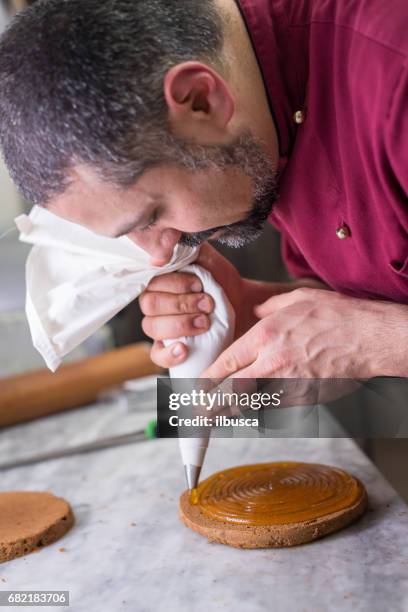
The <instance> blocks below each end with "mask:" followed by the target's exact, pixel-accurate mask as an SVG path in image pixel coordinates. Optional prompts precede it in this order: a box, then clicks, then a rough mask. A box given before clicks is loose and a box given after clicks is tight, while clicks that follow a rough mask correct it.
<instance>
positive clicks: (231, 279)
mask: <svg viewBox="0 0 408 612" xmlns="http://www.w3.org/2000/svg"><path fill="white" fill-rule="evenodd" d="M196 263H197V264H199V265H201V266H202V267H203V268H206V269H207V270H208V271H209V272H210V273H211V274H212V276H213V277H214V279H215V280H216V281H217V283H218V284H219V285H221V287H222V288H223V290H224V291H225V293H226V295H227V297H228V299H229V301H230V302H231V305H232V307H233V308H234V311H235V314H236V321H237V324H236V329H235V338H239V337H240V336H241V335H242V334H244V333H246V332H247V331H248V330H249V329H250V328H251V327H252V326H253V325H254V324H255V323H256V322H257V318H256V316H255V313H254V307H255V305H256V304H259V303H261V302H264V301H265V300H266V299H267V298H269V297H270V296H271V295H276V294H279V293H282V292H284V291H291V290H293V289H294V288H295V287H296V286H298V285H297V284H296V283H267V282H262V281H254V280H249V279H244V278H242V277H241V276H240V274H239V272H238V271H237V270H236V268H235V267H234V266H233V265H232V264H231V263H230V262H229V261H228V260H227V259H226V258H225V257H223V256H222V255H221V254H220V253H219V252H218V251H217V250H216V249H215V248H214V247H212V246H211V245H210V244H208V243H205V244H203V245H202V247H201V250H200V255H199V257H198V259H197V262H196ZM298 282H299V281H297V283H298ZM303 283H305V284H311V285H313V286H323V285H321V284H320V283H318V282H317V281H314V280H312V279H303ZM139 303H140V308H141V310H142V312H143V314H144V315H145V317H144V318H143V320H142V328H143V331H144V332H145V334H147V335H148V336H150V338H152V339H153V340H154V343H153V347H152V351H151V358H152V360H153V361H154V362H155V363H156V364H157V365H159V366H161V367H164V368H170V367H172V366H173V365H176V364H178V363H182V362H183V361H184V360H185V359H186V357H187V355H188V349H187V347H186V346H185V344H183V343H182V342H176V343H173V344H172V345H171V346H168V347H165V346H164V344H163V342H162V340H164V339H166V338H177V337H179V336H196V335H198V334H202V333H204V332H206V331H207V330H208V328H209V325H210V317H209V315H210V314H211V312H212V311H213V309H214V300H213V299H212V297H211V296H210V295H208V294H206V293H203V288H202V285H201V281H200V280H199V278H198V277H197V276H195V275H193V274H187V273H184V272H172V273H169V274H163V275H162V276H156V277H155V278H153V279H152V281H151V282H150V284H149V286H148V287H147V289H146V290H145V291H144V292H143V293H142V294H141V295H140V297H139Z"/></svg>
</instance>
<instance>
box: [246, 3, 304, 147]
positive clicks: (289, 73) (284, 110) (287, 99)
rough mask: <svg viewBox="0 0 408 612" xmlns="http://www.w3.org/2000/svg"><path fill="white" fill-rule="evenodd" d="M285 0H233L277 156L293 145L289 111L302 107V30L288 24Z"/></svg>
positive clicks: (293, 138) (293, 127)
mask: <svg viewBox="0 0 408 612" xmlns="http://www.w3.org/2000/svg"><path fill="white" fill-rule="evenodd" d="M285 1H286V5H287V0H236V2H237V5H238V8H239V9H240V12H241V15H242V17H243V19H244V21H245V24H246V27H247V30H248V34H249V36H250V39H251V41H252V46H253V48H254V51H255V55H256V57H257V60H258V64H259V67H260V70H261V73H262V76H263V80H264V84H265V89H266V93H267V96H268V101H269V106H270V109H271V113H272V116H273V118H274V121H275V126H276V130H277V135H278V140H279V154H280V156H281V157H286V156H289V155H290V152H291V150H292V148H293V145H294V140H295V137H296V123H295V121H294V119H293V115H294V113H295V112H296V111H297V110H299V109H303V110H304V105H305V96H306V83H307V58H308V50H307V39H306V34H305V31H304V30H303V28H290V25H289V21H288V17H287V14H286V12H285V11H286V8H284V5H285Z"/></svg>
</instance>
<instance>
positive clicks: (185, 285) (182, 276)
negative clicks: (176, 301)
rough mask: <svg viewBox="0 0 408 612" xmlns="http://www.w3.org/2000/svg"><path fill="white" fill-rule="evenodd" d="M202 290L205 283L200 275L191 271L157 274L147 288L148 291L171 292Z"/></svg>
mask: <svg viewBox="0 0 408 612" xmlns="http://www.w3.org/2000/svg"><path fill="white" fill-rule="evenodd" d="M202 290H203V284H202V282H201V281H200V279H199V278H198V276H196V275H195V274H190V273H189V272H169V273H168V274H162V275H159V276H155V277H154V278H152V280H151V281H150V283H149V284H148V286H147V289H146V291H167V292H169V293H191V292H193V293H198V292H199V291H202ZM142 295H143V294H142Z"/></svg>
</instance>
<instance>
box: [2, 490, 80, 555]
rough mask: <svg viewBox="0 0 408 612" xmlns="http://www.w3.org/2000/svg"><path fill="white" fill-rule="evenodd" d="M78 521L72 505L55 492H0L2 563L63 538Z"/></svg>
mask: <svg viewBox="0 0 408 612" xmlns="http://www.w3.org/2000/svg"><path fill="white" fill-rule="evenodd" d="M73 524H74V515H73V513H72V510H71V507H70V505H69V504H68V502H66V501H65V499H62V497H55V496H54V495H52V494H51V493H46V492H34V491H13V492H7V493H0V562H2V561H9V560H10V559H14V558H15V557H21V556H22V555H26V554H28V553H30V552H32V551H33V550H38V549H40V548H41V547H42V546H47V544H51V543H52V542H55V541H56V540H58V539H59V538H61V537H62V536H63V535H64V534H65V533H66V532H67V531H69V529H70V528H71V527H72V525H73Z"/></svg>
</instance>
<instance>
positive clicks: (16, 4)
mask: <svg viewBox="0 0 408 612" xmlns="http://www.w3.org/2000/svg"><path fill="white" fill-rule="evenodd" d="M31 3H32V2H30V1H26V0H0V32H1V31H2V30H3V29H4V27H6V24H7V22H8V20H9V19H10V18H11V17H12V15H13V13H14V12H16V11H18V10H21V9H22V8H24V7H25V6H27V4H31ZM0 87H1V83H0ZM30 209H31V204H30V203H29V202H26V201H24V200H23V199H22V198H21V197H20V196H19V194H18V193H17V191H16V190H15V188H14V186H13V183H12V181H11V179H10V177H9V175H8V173H7V170H6V168H5V166H4V164H3V163H2V162H1V161H0V236H1V239H0V385H1V378H3V377H6V376H9V375H12V374H15V373H20V372H26V371H29V370H32V369H35V368H41V367H44V363H43V361H42V358H41V356H40V355H39V354H38V353H37V351H36V350H35V349H34V348H33V346H32V343H31V338H30V333H29V329H28V325H27V322H26V318H25V313H24V301H25V278H24V264H25V259H26V257H27V254H28V251H29V249H30V246H29V245H26V244H24V243H21V242H19V241H18V238H17V231H16V228H15V225H14V222H13V219H14V218H15V217H16V216H17V215H19V214H21V213H28V212H29V211H30ZM216 246H217V248H219V250H220V251H221V252H222V253H223V254H224V255H225V256H226V257H228V258H229V259H230V260H231V261H232V262H233V263H234V265H235V266H236V267H237V268H238V269H239V270H240V272H241V274H242V275H243V276H245V277H250V278H257V279H263V280H270V281H280V280H287V275H286V272H285V268H284V266H283V264H282V261H281V257H280V248H279V235H278V234H277V233H276V232H275V231H274V230H273V228H272V227H271V226H268V227H266V229H265V231H264V233H263V235H262V237H261V238H260V239H259V240H258V241H257V242H256V243H254V244H252V245H249V246H248V247H246V248H243V249H239V250H234V249H228V248H226V247H222V246H220V245H216ZM140 321H141V313H140V310H139V308H138V303H137V301H134V302H133V303H131V304H130V305H129V306H128V307H126V308H125V309H124V310H123V311H122V312H120V313H119V314H118V315H117V316H116V317H115V318H114V319H113V320H112V321H111V322H110V323H109V324H108V325H106V326H104V327H103V328H102V329H101V330H99V331H98V332H97V333H96V334H95V335H94V336H93V337H92V338H90V339H89V340H88V341H87V342H85V343H84V344H83V345H82V346H81V347H79V348H78V349H77V350H75V351H73V352H72V353H71V354H70V355H69V356H68V357H67V358H65V360H64V361H73V360H76V359H79V358H82V357H84V356H87V355H94V354H97V353H101V352H103V351H105V350H108V349H110V348H113V347H118V346H123V345H126V344H130V343H133V342H136V341H138V340H143V339H146V338H145V337H144V334H143V332H142V330H141V327H140ZM404 398H405V395H404ZM403 403H405V402H403ZM358 409H359V406H356V410H358ZM407 409H408V406H407ZM339 418H340V420H342V419H341V415H339ZM343 425H344V423H343ZM346 425H347V423H346ZM391 438H392V436H390V439H372V440H369V439H364V438H359V439H358V440H357V441H358V443H359V444H360V446H361V447H362V448H363V450H364V451H365V452H366V453H367V454H368V455H369V457H370V458H371V459H372V461H374V463H376V464H377V466H378V467H379V468H380V470H381V471H382V472H383V473H384V475H385V476H386V477H387V478H388V480H389V481H390V482H391V483H392V484H393V485H394V487H395V488H396V489H397V490H398V491H399V493H400V494H401V495H402V496H403V497H404V498H405V499H406V500H407V501H408V478H407V467H406V466H407V460H408V440H407V439H404V438H402V439H391Z"/></svg>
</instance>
